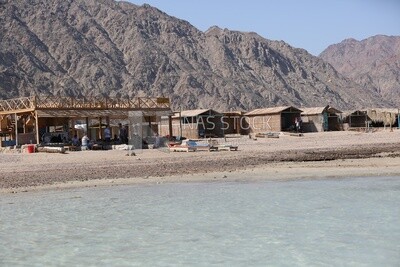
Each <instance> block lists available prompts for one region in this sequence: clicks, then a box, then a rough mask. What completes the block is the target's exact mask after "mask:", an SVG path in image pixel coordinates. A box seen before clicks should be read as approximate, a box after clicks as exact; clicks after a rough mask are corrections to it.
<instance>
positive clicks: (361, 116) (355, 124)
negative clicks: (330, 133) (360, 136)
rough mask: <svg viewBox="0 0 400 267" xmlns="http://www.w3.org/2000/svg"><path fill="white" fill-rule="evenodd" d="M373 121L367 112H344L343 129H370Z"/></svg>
mask: <svg viewBox="0 0 400 267" xmlns="http://www.w3.org/2000/svg"><path fill="white" fill-rule="evenodd" d="M370 122H371V119H370V118H369V117H368V114H367V111H366V110H356V111H347V112H343V127H344V129H345V130H346V129H347V130H351V129H358V128H368V127H369V125H370Z"/></svg>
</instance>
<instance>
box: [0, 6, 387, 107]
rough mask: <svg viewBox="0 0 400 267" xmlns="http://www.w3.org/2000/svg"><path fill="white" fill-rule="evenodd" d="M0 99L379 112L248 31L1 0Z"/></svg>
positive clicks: (138, 9) (355, 91) (356, 90)
mask: <svg viewBox="0 0 400 267" xmlns="http://www.w3.org/2000/svg"><path fill="white" fill-rule="evenodd" d="M0 30H1V33H3V34H2V35H0V38H1V43H0V98H9V97H17V96H24V95H29V94H32V93H46V92H50V93H53V94H67V95H76V96H82V95H85V96H89V97H90V96H95V95H99V94H100V95H109V96H112V97H136V96H166V97H170V98H171V100H172V103H173V106H174V107H175V108H178V107H182V108H214V109H217V110H228V109H245V110H249V109H252V108H257V107H266V106H275V105H295V106H298V107H301V106H322V105H327V104H331V105H333V106H335V107H338V108H358V107H366V106H388V105H390V103H389V101H383V100H382V98H381V97H380V95H379V93H378V92H377V91H374V90H370V89H369V88H362V87H361V86H359V85H357V84H355V83H353V82H352V81H351V80H350V79H348V78H345V77H344V76H342V75H341V74H339V73H338V72H337V71H336V70H335V69H334V68H333V67H332V66H331V65H330V64H327V63H325V62H324V61H323V60H321V59H320V58H318V57H314V56H312V55H311V54H309V53H307V51H305V50H303V49H296V48H293V47H291V46H289V45H288V44H286V43H284V42H282V41H279V42H278V41H270V40H267V39H265V38H262V37H261V36H259V35H257V34H255V33H245V32H235V31H229V30H227V29H224V30H223V29H220V28H218V27H212V28H210V29H209V30H208V31H206V32H201V31H199V30H197V29H196V28H195V27H193V26H192V25H190V24H189V23H188V22H186V21H183V20H179V19H177V18H174V17H171V16H168V15H167V14H165V13H163V12H161V11H160V10H158V9H156V8H153V7H151V6H149V5H143V6H136V5H133V4H130V3H125V2H115V1H112V0H45V1H41V0H30V1H24V0H0Z"/></svg>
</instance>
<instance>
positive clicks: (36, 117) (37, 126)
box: [35, 110, 40, 144]
mask: <svg viewBox="0 0 400 267" xmlns="http://www.w3.org/2000/svg"><path fill="white" fill-rule="evenodd" d="M35 132H36V144H39V143H40V136H39V116H38V113H37V111H36V110H35Z"/></svg>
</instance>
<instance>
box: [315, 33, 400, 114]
mask: <svg viewBox="0 0 400 267" xmlns="http://www.w3.org/2000/svg"><path fill="white" fill-rule="evenodd" d="M320 57H321V58H322V59H323V60H325V61H326V62H329V63H330V64H332V66H333V67H335V69H336V70H337V71H338V72H340V73H342V74H343V75H345V76H346V77H348V78H350V79H352V80H353V81H355V82H357V83H358V84H360V85H361V86H363V87H369V88H371V89H373V90H375V91H377V92H378V93H379V94H381V95H382V97H383V98H384V99H386V100H387V101H392V102H393V103H397V106H399V104H398V103H400V36H384V35H376V36H373V37H370V38H367V39H365V40H362V41H357V40H354V39H346V40H344V41H343V42H341V43H339V44H334V45H331V46H329V47H328V48H327V49H325V51H323V52H322V53H321V55H320Z"/></svg>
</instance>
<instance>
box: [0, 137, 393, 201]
mask: <svg viewBox="0 0 400 267" xmlns="http://www.w3.org/2000/svg"><path fill="white" fill-rule="evenodd" d="M219 141H220V143H221V142H225V140H224V139H220V140H219ZM226 142H227V143H230V144H235V145H238V146H239V149H238V151H216V152H208V151H196V152H169V151H168V149H166V148H159V149H143V150H135V151H134V152H135V154H136V155H134V156H133V155H130V154H129V153H128V151H126V150H106V151H74V152H72V151H71V152H66V153H64V154H62V153H16V152H15V151H12V150H6V151H5V152H3V153H1V154H0V170H1V171H0V193H18V192H26V191H34V190H47V189H52V190H59V189H65V188H72V187H95V186H115V185H123V184H159V183H173V182H185V183H186V182H212V181H215V182H229V181H258V180H285V179H325V178H346V177H366V176H374V177H375V176H376V177H380V176H399V179H400V130H398V129H395V130H392V131H391V130H389V129H386V130H380V131H375V132H368V133H366V132H353V131H341V132H323V133H305V134H303V136H292V135H289V134H281V135H280V136H279V138H257V139H256V140H254V139H251V138H249V137H248V136H242V137H240V138H227V139H226Z"/></svg>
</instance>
